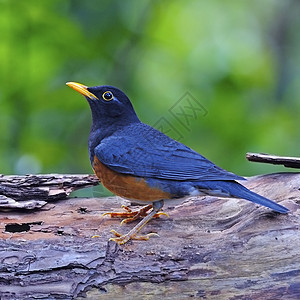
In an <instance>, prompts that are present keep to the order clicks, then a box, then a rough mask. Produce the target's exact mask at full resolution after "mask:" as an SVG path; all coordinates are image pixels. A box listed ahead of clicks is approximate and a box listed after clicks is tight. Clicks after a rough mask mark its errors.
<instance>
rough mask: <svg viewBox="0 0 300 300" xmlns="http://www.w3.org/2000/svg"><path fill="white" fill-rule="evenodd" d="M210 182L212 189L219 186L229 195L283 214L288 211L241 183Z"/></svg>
mask: <svg viewBox="0 0 300 300" xmlns="http://www.w3.org/2000/svg"><path fill="white" fill-rule="evenodd" d="M210 184H213V185H214V188H213V189H215V188H219V189H220V190H222V191H224V192H227V193H229V194H230V195H231V196H234V197H237V198H243V199H246V200H249V201H251V202H254V203H257V204H260V205H263V206H266V207H269V208H271V209H273V210H275V211H277V212H280V213H283V214H285V213H287V212H288V211H289V209H287V208H286V207H284V206H282V205H280V204H277V203H276V202H274V201H271V200H269V199H267V198H265V197H263V196H260V195H258V194H256V193H254V192H252V191H250V190H248V189H247V188H245V187H244V186H243V185H241V184H239V183H237V182H235V181H215V182H213V181H210Z"/></svg>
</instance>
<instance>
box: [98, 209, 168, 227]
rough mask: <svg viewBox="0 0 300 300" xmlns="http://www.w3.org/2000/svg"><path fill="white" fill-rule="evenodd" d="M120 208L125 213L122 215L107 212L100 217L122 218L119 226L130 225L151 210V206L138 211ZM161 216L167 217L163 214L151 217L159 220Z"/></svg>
mask: <svg viewBox="0 0 300 300" xmlns="http://www.w3.org/2000/svg"><path fill="white" fill-rule="evenodd" d="M122 208H123V209H124V210H125V212H122V213H116V212H107V213H104V214H103V215H102V216H106V215H109V216H110V217H111V218H124V220H123V221H122V222H121V225H123V224H125V223H130V222H132V221H135V220H137V219H139V218H143V217H146V216H147V215H148V211H149V210H150V209H151V208H152V205H151V204H149V205H146V206H144V207H142V208H140V209H138V210H132V209H131V208H129V207H128V206H125V205H122ZM161 215H165V216H167V217H169V216H168V215H167V214H166V213H164V212H157V213H156V214H155V215H154V216H153V217H154V218H159V217H160V216H161Z"/></svg>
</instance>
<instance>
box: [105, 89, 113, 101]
mask: <svg viewBox="0 0 300 300" xmlns="http://www.w3.org/2000/svg"><path fill="white" fill-rule="evenodd" d="M102 98H103V99H104V100H105V101H110V100H112V99H113V98H114V95H113V93H112V92H111V91H106V92H104V93H103V94H102Z"/></svg>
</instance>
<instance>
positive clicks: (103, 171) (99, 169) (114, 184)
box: [93, 156, 171, 202]
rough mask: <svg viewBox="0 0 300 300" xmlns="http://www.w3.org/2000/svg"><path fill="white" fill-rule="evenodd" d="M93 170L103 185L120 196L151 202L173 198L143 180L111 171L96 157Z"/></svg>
mask: <svg viewBox="0 0 300 300" xmlns="http://www.w3.org/2000/svg"><path fill="white" fill-rule="evenodd" d="M93 169H94V172H95V174H96V175H97V177H98V178H99V180H100V181H101V183H102V184H103V185H104V186H105V187H106V188H107V189H108V190H110V191H111V192H113V193H114V194H116V195H118V196H121V197H124V198H129V199H133V200H142V201H151V202H153V201H157V200H162V199H170V198H171V195H170V194H169V193H167V192H164V191H162V190H160V189H159V188H155V187H154V188H153V187H150V186H149V185H148V184H147V182H146V181H145V180H144V179H142V178H141V179H140V178H136V177H134V176H131V175H128V174H121V173H118V172H115V171H113V170H111V169H109V168H108V167H106V166H105V165H104V164H103V163H101V161H100V160H99V159H98V158H97V157H96V156H95V157H94V162H93Z"/></svg>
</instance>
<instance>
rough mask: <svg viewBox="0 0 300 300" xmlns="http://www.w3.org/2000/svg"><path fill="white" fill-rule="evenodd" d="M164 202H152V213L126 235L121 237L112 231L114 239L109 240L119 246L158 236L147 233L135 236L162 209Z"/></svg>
mask: <svg viewBox="0 0 300 300" xmlns="http://www.w3.org/2000/svg"><path fill="white" fill-rule="evenodd" d="M163 205H164V202H163V200H160V201H157V202H154V203H153V205H152V207H153V208H152V211H151V212H150V213H149V214H148V215H147V216H146V217H145V218H144V219H143V220H141V221H140V222H139V223H138V224H137V225H136V226H134V227H133V229H131V230H130V231H129V232H128V233H127V234H124V235H121V234H119V233H118V232H116V231H115V230H112V231H111V232H113V233H114V234H115V235H116V237H115V238H110V240H112V241H115V242H116V243H118V244H119V245H122V244H125V243H127V242H128V241H129V240H130V239H133V240H148V239H149V238H150V236H153V235H156V236H158V234H157V233H148V234H146V235H142V236H137V233H138V232H139V231H140V230H141V229H142V228H143V227H144V226H145V225H146V224H147V223H148V222H149V221H150V220H151V219H152V218H153V217H154V216H155V215H156V214H157V213H158V212H159V210H161V208H162V207H163Z"/></svg>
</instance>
